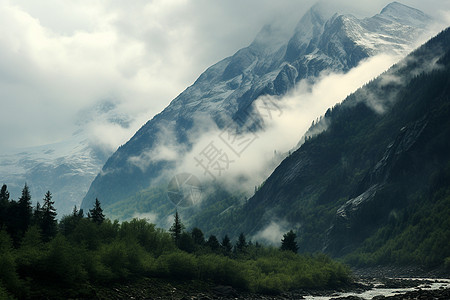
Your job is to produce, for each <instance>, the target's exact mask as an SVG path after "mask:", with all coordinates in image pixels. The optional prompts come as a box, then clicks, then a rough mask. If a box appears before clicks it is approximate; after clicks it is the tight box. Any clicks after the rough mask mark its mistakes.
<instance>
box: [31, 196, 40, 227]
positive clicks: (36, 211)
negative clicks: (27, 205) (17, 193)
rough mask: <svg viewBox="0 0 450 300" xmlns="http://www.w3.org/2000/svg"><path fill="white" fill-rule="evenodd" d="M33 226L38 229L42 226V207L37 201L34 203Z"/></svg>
mask: <svg viewBox="0 0 450 300" xmlns="http://www.w3.org/2000/svg"><path fill="white" fill-rule="evenodd" d="M33 224H34V225H37V226H39V227H40V226H41V224H42V207H41V204H40V203H39V201H38V202H37V203H36V207H35V208H34V211H33Z"/></svg>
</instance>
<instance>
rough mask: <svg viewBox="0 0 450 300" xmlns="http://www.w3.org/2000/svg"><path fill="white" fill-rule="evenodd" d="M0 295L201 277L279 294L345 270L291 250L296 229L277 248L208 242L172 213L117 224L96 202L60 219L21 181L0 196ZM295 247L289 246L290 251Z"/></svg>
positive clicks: (68, 292) (85, 293)
mask: <svg viewBox="0 0 450 300" xmlns="http://www.w3.org/2000/svg"><path fill="white" fill-rule="evenodd" d="M0 200H1V201H0V209H1V218H0V221H1V229H0V267H1V272H0V299H42V298H48V299H67V298H93V297H98V293H99V291H100V290H101V288H100V287H105V286H106V287H108V286H110V285H111V284H112V283H118V282H120V283H122V282H123V283H127V282H134V281H135V280H138V279H139V278H154V279H158V280H160V279H161V280H200V281H203V282H211V283H214V284H221V285H231V286H233V287H234V288H236V289H242V290H245V291H252V292H262V293H274V292H275V293H279V292H282V291H287V290H289V289H293V288H323V287H336V286H341V285H343V284H347V283H348V282H349V280H350V272H349V270H348V268H347V267H346V266H344V265H342V264H340V263H338V262H335V261H333V260H331V259H330V258H328V257H327V256H325V255H323V254H317V255H306V254H302V255H299V254H296V253H294V252H296V250H297V248H295V247H294V248H290V247H288V245H289V243H290V242H289V241H290V240H293V241H294V243H293V245H295V246H296V243H295V234H294V233H293V232H289V233H287V234H285V235H284V237H283V243H282V246H281V248H282V250H287V251H280V249H279V248H274V247H268V246H263V245H260V244H258V243H253V242H251V241H247V239H246V237H245V235H244V234H241V235H240V236H239V238H238V239H237V241H236V243H234V245H233V244H232V242H231V239H230V238H229V237H228V235H225V236H224V237H223V238H222V239H221V242H219V240H218V238H217V237H215V236H209V238H208V239H206V238H205V237H204V235H203V232H202V231H201V230H200V229H199V228H193V229H192V230H190V231H186V230H185V228H184V225H183V224H182V222H181V218H180V216H179V214H178V212H176V213H175V216H174V224H173V225H172V227H171V228H170V230H169V231H166V230H163V229H160V228H157V227H156V226H155V225H154V224H151V223H148V222H147V221H146V220H142V219H141V220H140V219H133V220H131V221H124V222H121V223H119V222H118V221H117V220H115V221H111V220H109V219H108V218H106V217H105V215H104V214H103V210H102V208H101V204H100V201H99V200H98V199H96V201H95V204H94V206H93V208H92V209H90V210H89V212H88V214H87V216H85V214H84V212H83V210H81V209H80V210H79V209H77V208H76V207H74V209H73V212H72V213H71V214H69V215H66V216H63V217H62V218H61V220H60V221H59V222H58V221H57V220H56V210H55V208H54V201H53V199H52V195H51V193H50V192H47V193H46V194H45V195H44V198H43V202H42V203H43V204H42V206H41V205H40V204H38V203H36V205H35V206H34V207H32V206H31V196H30V192H29V188H28V186H27V185H25V187H24V189H23V191H22V195H21V197H20V198H19V200H18V201H15V200H12V199H10V195H9V192H8V190H7V187H6V185H4V186H3V187H2V189H1V199H0ZM294 250H295V251H294Z"/></svg>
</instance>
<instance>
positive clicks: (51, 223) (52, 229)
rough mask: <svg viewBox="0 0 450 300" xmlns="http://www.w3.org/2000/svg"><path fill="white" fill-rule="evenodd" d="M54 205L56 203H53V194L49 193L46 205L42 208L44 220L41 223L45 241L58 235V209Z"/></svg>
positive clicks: (45, 201) (46, 195) (45, 200)
mask: <svg viewBox="0 0 450 300" xmlns="http://www.w3.org/2000/svg"><path fill="white" fill-rule="evenodd" d="M53 204H55V202H54V201H52V194H51V193H50V191H48V192H47V193H46V194H45V198H44V204H43V206H42V219H41V222H40V225H41V230H42V237H43V238H44V240H45V241H48V240H50V239H51V238H52V237H54V236H55V235H56V229H57V222H56V219H55V218H56V209H55V207H54V206H53Z"/></svg>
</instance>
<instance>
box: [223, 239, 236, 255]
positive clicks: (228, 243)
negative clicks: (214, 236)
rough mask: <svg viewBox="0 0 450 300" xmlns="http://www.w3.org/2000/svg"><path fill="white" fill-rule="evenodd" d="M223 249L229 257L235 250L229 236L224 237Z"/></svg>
mask: <svg viewBox="0 0 450 300" xmlns="http://www.w3.org/2000/svg"><path fill="white" fill-rule="evenodd" d="M221 247H222V250H223V253H224V254H225V255H229V254H230V253H231V250H233V245H231V241H230V238H229V237H228V235H225V236H224V237H223V239H222V245H221Z"/></svg>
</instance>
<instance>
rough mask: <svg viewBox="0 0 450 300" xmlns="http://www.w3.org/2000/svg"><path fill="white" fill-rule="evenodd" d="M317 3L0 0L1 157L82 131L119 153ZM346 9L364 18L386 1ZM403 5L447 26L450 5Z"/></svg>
mask: <svg viewBox="0 0 450 300" xmlns="http://www.w3.org/2000/svg"><path fill="white" fill-rule="evenodd" d="M314 2H315V1H310V0H300V1H294V0H277V1H273V0H246V1H242V0H227V1H219V0H197V1H189V0H155V1H149V0H146V1H143V0H129V1H112V0H111V1H108V0H40V1H35V0H14V1H13V0H11V1H9V0H0V112H1V117H0V154H1V153H2V151H5V149H8V148H15V147H29V146H36V145H43V144H48V143H55V142H59V141H62V140H65V139H70V138H71V136H72V134H73V133H74V132H75V131H77V130H78V129H83V130H85V131H86V132H88V133H89V137H90V138H91V139H92V140H93V141H96V142H97V143H99V144H101V145H102V146H103V147H105V149H109V150H114V149H116V148H117V146H119V145H120V144H122V143H124V142H126V141H127V140H128V139H129V138H130V137H131V136H132V135H133V134H134V132H135V131H136V130H137V129H139V128H140V127H141V126H142V125H143V124H144V123H145V122H146V121H148V120H149V119H151V118H152V117H153V116H154V115H155V114H156V113H158V112H160V111H161V110H162V109H164V107H166V106H167V105H168V104H169V103H170V101H171V100H172V99H173V98H174V97H176V96H177V95H178V94H179V93H181V92H182V91H183V90H184V89H185V88H186V87H187V86H189V85H191V84H192V83H193V82H194V81H195V79H196V78H197V77H198V76H199V75H200V74H201V72H203V71H204V70H205V69H206V68H207V67H208V66H210V65H212V64H213V63H215V62H217V61H219V60H221V59H223V58H225V57H227V56H230V55H232V54H233V53H234V52H236V51H237V50H238V49H240V48H242V47H245V46H247V45H248V44H250V43H251V41H252V39H253V38H254V37H255V35H256V34H257V32H258V31H259V30H260V28H261V27H262V26H263V25H264V24H267V23H271V22H274V21H278V22H283V23H284V24H285V25H286V28H291V27H293V26H294V25H295V23H296V22H297V21H298V20H299V19H300V18H301V16H302V15H303V13H304V12H305V11H306V10H307V9H308V8H309V7H310V6H311V5H312V4H313V3H314ZM332 2H333V3H335V2H336V1H332ZM340 2H342V4H344V7H345V6H346V7H347V9H341V11H344V12H352V13H354V14H355V15H357V16H360V17H361V16H371V15H373V14H376V13H378V12H379V11H380V10H381V9H382V8H383V7H384V6H385V5H386V4H387V3H389V2H390V1H373V0H370V1H360V3H359V4H358V6H357V7H355V6H354V4H351V3H352V2H354V1H340ZM401 2H402V3H403V4H406V5H410V6H413V7H416V8H419V9H421V10H423V11H425V12H426V13H428V14H430V15H433V16H434V17H437V18H440V19H441V20H442V21H443V23H445V24H450V22H449V20H450V1H448V0H428V1H422V0H413V1H408V0H405V1H401Z"/></svg>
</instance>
